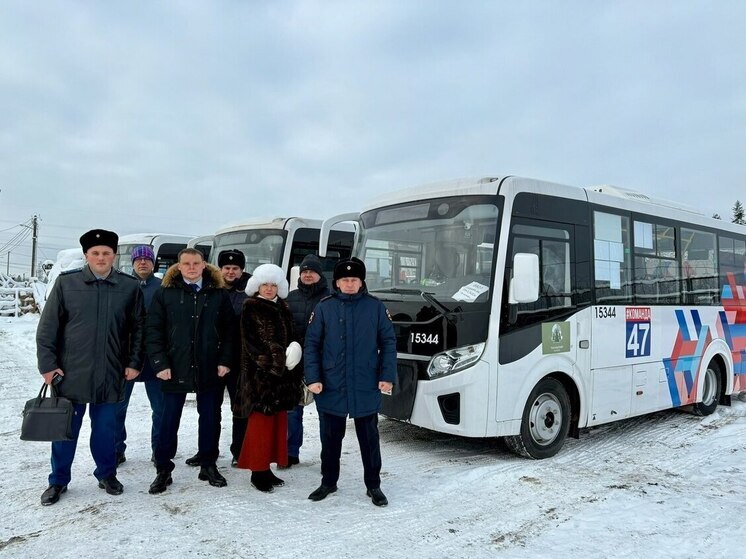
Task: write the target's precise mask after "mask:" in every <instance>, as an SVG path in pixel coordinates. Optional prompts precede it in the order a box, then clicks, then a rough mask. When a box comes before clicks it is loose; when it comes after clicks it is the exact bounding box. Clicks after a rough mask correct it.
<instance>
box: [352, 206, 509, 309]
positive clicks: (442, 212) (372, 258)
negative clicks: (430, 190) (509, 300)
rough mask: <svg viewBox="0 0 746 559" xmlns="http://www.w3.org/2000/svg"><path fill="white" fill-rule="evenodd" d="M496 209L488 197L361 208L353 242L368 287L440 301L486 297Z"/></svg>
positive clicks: (381, 292) (382, 292)
mask: <svg viewBox="0 0 746 559" xmlns="http://www.w3.org/2000/svg"><path fill="white" fill-rule="evenodd" d="M498 215H499V210H498V207H497V205H496V203H495V200H494V198H492V197H485V196H471V197H463V196H461V197H458V198H439V199H434V200H428V201H417V202H414V203H410V204H405V205H398V206H393V207H389V208H383V209H379V210H373V211H370V212H366V213H365V214H363V215H362V221H363V225H364V226H363V228H362V234H361V238H360V243H359V245H358V249H357V253H358V256H359V257H360V258H361V259H363V260H364V261H365V266H366V269H367V273H366V284H367V286H368V290H369V291H371V292H372V293H375V294H376V295H377V296H379V297H381V298H384V299H387V298H388V297H386V296H385V294H386V293H390V294H395V295H397V297H398V296H403V297H404V298H405V299H408V298H412V297H417V298H421V297H422V293H423V292H425V293H427V294H429V295H431V296H432V297H434V298H435V299H436V300H437V301H439V302H441V303H446V304H448V303H450V304H451V305H453V304H454V302H459V303H475V302H479V303H482V302H486V301H488V300H489V299H490V286H491V285H492V274H493V260H494V254H495V248H496V247H495V233H496V230H497V222H498Z"/></svg>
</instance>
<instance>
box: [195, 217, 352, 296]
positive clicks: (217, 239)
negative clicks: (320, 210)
mask: <svg viewBox="0 0 746 559" xmlns="http://www.w3.org/2000/svg"><path fill="white" fill-rule="evenodd" d="M321 224H322V221H321V220H320V219H306V218H302V217H287V218H286V217H278V218H274V219H256V220H253V221H247V222H244V223H239V224H236V225H231V226H227V227H224V228H222V229H220V230H218V231H217V232H216V233H215V236H214V238H213V248H212V252H211V253H210V261H211V262H212V263H213V264H215V265H217V261H218V255H219V254H220V252H221V251H224V250H228V249H238V250H240V251H241V252H243V253H244V256H246V271H247V272H249V273H251V272H253V271H254V268H256V267H257V266H259V265H260V264H268V263H269V264H277V265H278V266H280V267H281V268H282V269H283V270H285V273H286V274H287V276H288V279H289V280H291V281H290V283H291V286H290V287H291V289H292V288H293V287H295V282H294V281H293V279H294V278H291V277H290V276H291V270H292V268H293V267H294V266H299V265H300V263H301V261H302V260H303V257H304V256H306V255H307V254H317V253H318V250H319V233H320V229H321ZM327 239H328V251H327V255H326V258H323V259H322V267H323V270H324V275H325V276H327V279H328V280H329V281H331V278H332V272H333V271H334V264H335V263H336V261H337V260H338V259H339V258H348V257H349V256H350V255H351V254H352V246H353V244H354V240H355V226H354V225H353V224H350V223H341V224H338V225H336V226H335V227H334V229H333V230H332V231H331V235H330V236H328V237H327Z"/></svg>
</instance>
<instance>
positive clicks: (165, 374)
mask: <svg viewBox="0 0 746 559" xmlns="http://www.w3.org/2000/svg"><path fill="white" fill-rule="evenodd" d="M155 376H156V377H158V378H159V379H161V380H171V369H163V370H162V371H161V372H160V373H156V374H155Z"/></svg>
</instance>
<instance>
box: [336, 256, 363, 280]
mask: <svg viewBox="0 0 746 559" xmlns="http://www.w3.org/2000/svg"><path fill="white" fill-rule="evenodd" d="M340 278H360V279H361V280H362V281H365V263H364V262H363V261H362V260H360V259H359V258H355V257H354V256H353V257H352V258H350V259H348V260H340V261H339V262H337V265H336V266H334V281H337V280H338V279H340Z"/></svg>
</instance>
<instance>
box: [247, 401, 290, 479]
mask: <svg viewBox="0 0 746 559" xmlns="http://www.w3.org/2000/svg"><path fill="white" fill-rule="evenodd" d="M272 462H275V463H276V464H277V465H279V466H287V465H288V412H286V411H281V412H278V413H276V414H274V415H264V414H263V413H259V412H253V413H251V415H249V425H248V427H247V429H246V435H245V436H244V439H243V445H242V446H241V455H240V456H239V457H238V467H239V468H247V469H249V470H251V471H253V472H263V471H265V470H269V465H270V464H271V463H272Z"/></svg>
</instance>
